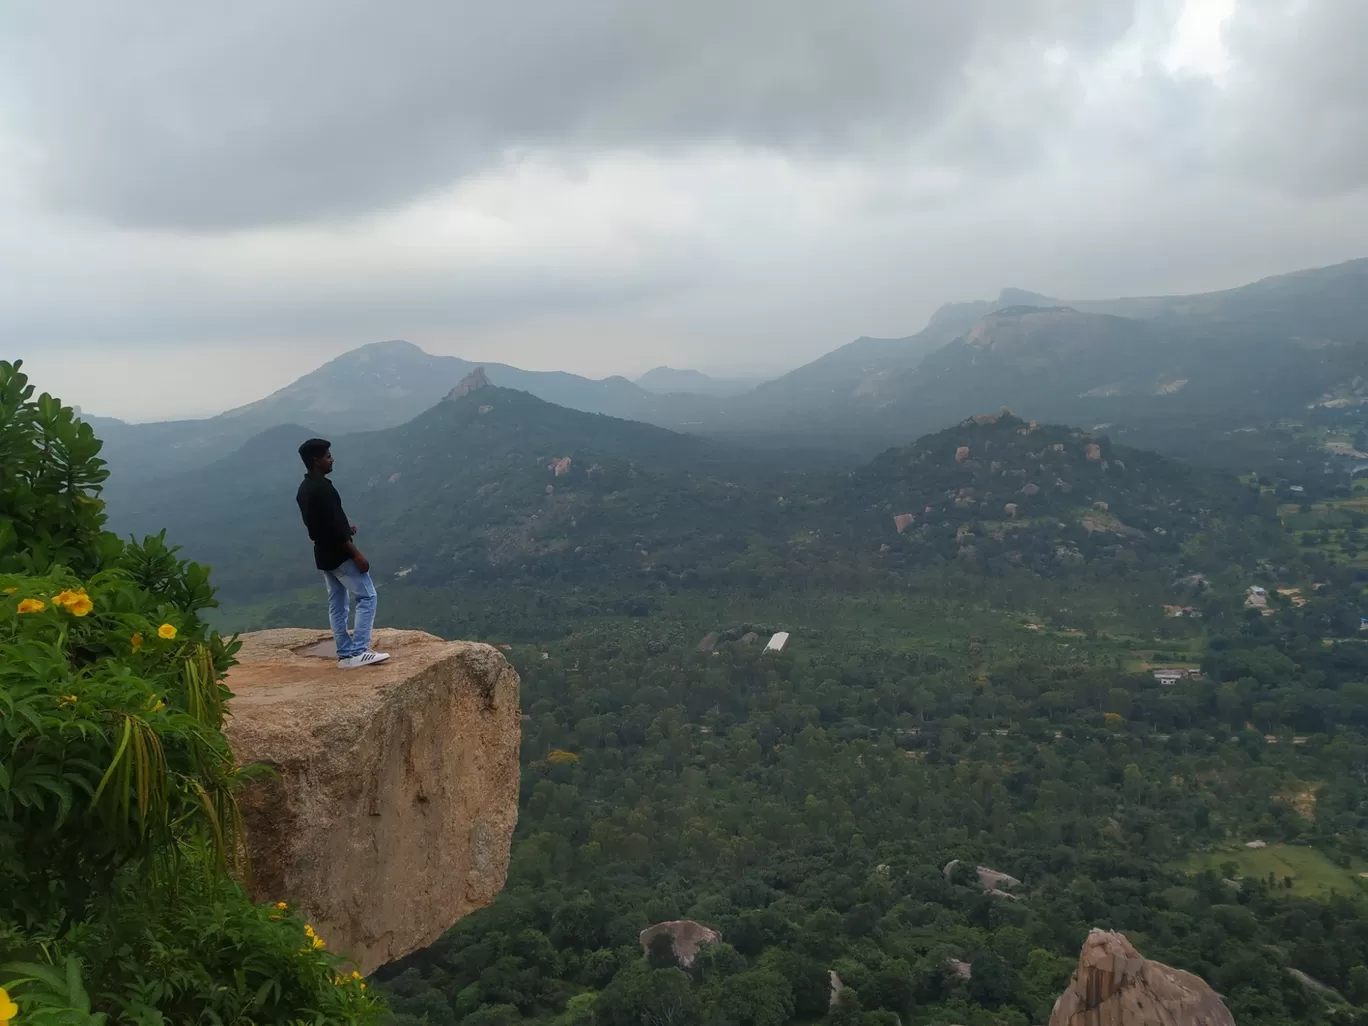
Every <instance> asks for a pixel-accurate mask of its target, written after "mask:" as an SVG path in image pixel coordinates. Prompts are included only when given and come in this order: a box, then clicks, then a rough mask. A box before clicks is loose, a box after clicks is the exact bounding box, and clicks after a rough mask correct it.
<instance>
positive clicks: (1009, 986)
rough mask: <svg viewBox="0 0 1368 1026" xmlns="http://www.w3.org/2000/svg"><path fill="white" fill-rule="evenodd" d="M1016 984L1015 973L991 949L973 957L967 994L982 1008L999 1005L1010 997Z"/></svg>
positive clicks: (997, 1006)
mask: <svg viewBox="0 0 1368 1026" xmlns="http://www.w3.org/2000/svg"><path fill="white" fill-rule="evenodd" d="M1016 985H1017V980H1016V974H1015V973H1014V972H1013V971H1012V969H1011V967H1010V966H1008V965H1007V963H1006V962H1004V961H1003V960H1002V959H1001V958H999V957H998V956H997V955H995V954H993V953H992V952H991V951H988V952H983V953H982V954H980V955H979V956H978V957H977V958H975V959H974V962H973V974H972V975H971V976H970V977H969V995H970V996H971V997H972V998H973V999H974V1000H975V1001H977V1002H978V1003H979V1004H981V1005H982V1006H983V1007H984V1008H999V1007H1001V1006H1002V1005H1003V1004H1005V1003H1006V1002H1007V1001H1008V1000H1009V999H1010V998H1011V996H1012V993H1013V991H1015V990H1016Z"/></svg>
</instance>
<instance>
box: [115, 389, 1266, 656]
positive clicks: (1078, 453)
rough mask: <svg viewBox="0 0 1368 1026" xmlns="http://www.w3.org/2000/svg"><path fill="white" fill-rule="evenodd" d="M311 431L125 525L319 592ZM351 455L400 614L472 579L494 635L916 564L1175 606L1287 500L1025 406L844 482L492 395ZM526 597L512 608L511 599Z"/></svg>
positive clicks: (236, 592)
mask: <svg viewBox="0 0 1368 1026" xmlns="http://www.w3.org/2000/svg"><path fill="white" fill-rule="evenodd" d="M304 434H305V431H304V429H303V428H282V429H276V430H274V431H272V432H268V433H267V434H266V435H264V436H261V437H259V438H257V439H255V440H253V442H251V443H249V444H248V445H247V446H246V447H244V448H243V449H242V450H241V451H239V452H237V453H234V454H232V455H230V456H229V457H227V458H225V459H224V460H223V461H221V462H220V463H218V464H216V465H214V466H213V467H211V468H209V469H208V470H207V471H206V472H205V473H202V474H195V475H185V476H182V477H179V478H172V479H168V480H166V481H161V482H154V483H151V484H147V485H144V486H142V487H140V488H139V489H138V490H137V491H136V493H126V494H119V493H117V492H116V493H114V494H113V495H112V497H111V504H110V505H111V511H112V514H113V517H112V519H113V522H114V523H115V525H116V527H118V528H119V529H120V530H123V531H132V532H138V531H145V530H151V529H154V528H158V527H161V526H165V527H166V528H167V529H168V534H169V538H170V540H171V541H173V542H175V543H176V544H179V545H182V546H184V548H185V551H186V552H187V554H189V555H191V556H193V557H194V558H196V559H199V560H201V561H203V562H207V563H209V564H211V565H213V566H214V567H215V579H216V581H217V582H218V583H219V587H220V589H221V593H222V595H223V597H224V599H225V601H227V602H228V603H230V604H231V605H235V606H239V605H242V604H243V603H254V604H257V605H259V604H260V603H261V602H262V601H263V600H265V601H273V600H279V599H281V598H282V597H285V596H288V595H290V594H291V593H292V592H294V591H295V590H297V589H308V588H312V586H313V584H314V581H315V576H314V575H315V571H314V569H313V566H312V561H311V559H310V555H309V546H308V543H307V540H306V539H305V538H304V536H303V531H302V528H301V527H300V525H299V522H298V514H297V511H296V510H295V508H294V503H293V491H294V488H295V486H296V483H297V481H298V479H299V477H300V474H301V468H300V465H299V462H298V457H297V456H296V455H295V451H294V450H295V447H296V446H297V444H298V440H297V437H296V436H299V437H300V438H302V437H303V435H304ZM334 452H335V455H336V457H337V470H336V473H335V475H334V479H335V480H336V482H337V484H338V487H339V489H340V490H341V492H342V494H343V496H344V499H345V502H346V507H347V511H348V513H349V514H350V515H351V516H352V518H353V519H354V520H356V521H357V522H358V524H359V525H360V527H361V534H360V542H361V544H362V547H363V549H364V550H365V551H366V552H367V555H368V556H370V557H371V559H372V561H373V562H374V563H375V564H376V566H377V571H376V572H377V573H378V574H380V575H381V579H382V580H383V581H385V583H386V588H387V590H389V591H391V592H392V593H393V594H394V596H395V598H396V599H397V600H398V602H399V603H400V604H401V607H404V608H406V602H407V601H408V600H410V599H411V600H412V601H413V602H415V603H416V602H418V601H419V599H418V596H419V595H420V594H421V595H424V596H426V597H427V600H434V597H435V596H436V598H435V600H436V601H439V602H441V603H442V605H443V606H450V605H452V603H450V602H449V600H448V599H447V598H446V597H445V595H446V594H448V593H449V590H450V589H455V590H456V591H458V592H461V593H469V592H471V591H472V589H473V590H477V591H478V592H479V593H480V594H482V595H484V596H485V598H484V599H482V601H481V603H479V607H480V610H481V612H480V613H479V615H480V616H488V617H492V619H480V620H477V621H467V622H465V623H464V625H463V630H465V631H467V632H469V631H475V632H476V633H483V632H488V631H491V630H497V631H499V632H500V633H508V632H511V633H512V634H513V635H514V636H534V635H535V634H536V633H537V632H539V631H545V630H546V629H547V628H548V622H547V620H548V617H549V619H550V621H551V622H552V623H555V622H558V620H559V614H554V613H550V612H549V611H548V606H547V603H551V604H552V605H553V606H554V605H556V604H557V603H559V602H560V601H561V600H562V599H563V598H564V596H565V594H566V593H565V592H564V591H562V590H561V589H562V588H573V589H576V591H575V592H574V594H576V595H579V596H581V597H583V596H586V595H593V596H595V598H594V600H593V601H592V602H588V603H587V604H585V605H583V606H582V607H580V608H582V611H583V614H584V615H589V616H592V615H596V614H598V613H601V612H603V611H605V610H618V611H624V612H625V611H631V610H636V611H638V612H641V611H644V610H650V609H652V608H659V607H660V605H661V604H662V603H664V602H666V601H668V599H669V597H670V596H671V595H674V594H676V593H678V592H680V591H681V590H683V591H688V590H696V589H703V590H704V591H705V592H708V593H712V594H715V595H719V596H723V595H726V594H728V593H731V592H736V591H738V590H739V591H743V592H745V593H749V594H769V593H772V592H774V591H775V590H779V589H783V590H790V591H792V590H800V591H808V592H822V591H826V592H839V593H859V592H863V591H868V590H871V589H874V590H889V589H894V590H896V589H900V588H904V587H906V585H907V581H908V575H909V574H913V573H916V574H921V575H923V576H925V575H926V574H928V573H943V574H949V575H951V576H954V575H962V574H965V573H967V574H970V575H974V576H979V575H982V574H990V575H1001V574H1004V573H1011V574H1023V575H1025V577H1024V580H1027V581H1030V580H1035V579H1050V578H1068V577H1079V576H1080V575H1081V576H1103V577H1107V578H1109V579H1129V580H1131V581H1132V588H1131V593H1132V594H1136V595H1139V594H1143V595H1145V596H1147V601H1149V600H1152V602H1151V604H1152V605H1154V606H1155V608H1158V606H1159V605H1160V604H1161V602H1162V601H1168V599H1167V598H1165V596H1166V595H1167V594H1168V593H1169V592H1170V591H1171V590H1172V582H1173V581H1174V580H1175V579H1177V578H1178V577H1180V576H1183V575H1187V574H1191V573H1193V572H1199V571H1205V572H1213V571H1216V570H1224V569H1226V568H1228V567H1230V566H1232V565H1234V566H1237V567H1238V566H1240V565H1242V564H1243V565H1245V566H1246V567H1247V568H1249V569H1252V563H1251V562H1250V558H1251V554H1252V553H1254V552H1255V551H1258V552H1259V553H1261V556H1262V558H1268V556H1269V555H1270V554H1273V553H1276V552H1278V551H1280V547H1286V545H1287V541H1286V538H1285V537H1284V535H1283V532H1282V531H1281V528H1280V526H1279V524H1278V522H1277V520H1276V517H1275V515H1274V510H1273V507H1272V505H1271V504H1270V502H1269V501H1268V500H1266V499H1264V498H1262V497H1261V496H1260V494H1259V493H1258V491H1257V489H1256V490H1251V489H1249V488H1247V487H1245V486H1243V485H1241V484H1240V483H1239V482H1238V481H1236V480H1235V479H1234V478H1232V477H1225V476H1223V475H1219V474H1210V473H1197V472H1194V471H1193V470H1191V469H1190V468H1189V467H1187V466H1186V465H1185V464H1183V463H1181V462H1178V461H1174V460H1171V459H1167V458H1164V457H1160V456H1156V455H1154V454H1151V453H1144V452H1139V451H1134V450H1129V449H1125V448H1123V447H1120V446H1114V445H1112V444H1111V442H1109V441H1108V439H1106V438H1105V437H1104V436H1093V435H1087V434H1084V433H1081V432H1079V431H1077V430H1074V429H1071V428H1067V427H1060V426H1049V425H1033V424H1029V423H1027V422H1024V421H1022V420H1020V419H1018V418H1016V417H1013V416H1011V415H1010V414H1002V415H997V414H995V415H989V416H981V417H977V418H974V419H971V420H967V421H965V422H963V423H962V424H959V425H956V426H954V427H952V428H949V429H947V430H945V431H942V432H939V433H938V434H935V435H931V436H928V437H927V438H924V439H922V440H920V441H918V442H915V443H913V444H911V445H910V446H908V447H905V448H902V449H895V450H890V451H889V452H887V453H885V454H883V455H882V456H880V457H879V458H877V459H875V460H874V461H872V462H871V463H869V464H866V465H864V466H862V467H859V468H857V469H855V470H853V471H848V472H841V473H837V472H831V471H828V470H826V469H824V468H814V469H809V470H795V469H791V468H784V467H774V466H770V465H767V464H766V463H764V462H763V461H757V460H755V459H753V458H751V457H750V455H749V454H746V453H743V452H740V451H737V450H732V449H728V448H725V447H722V446H720V445H716V444H713V443H710V442H706V441H703V440H700V439H697V438H693V437H690V436H684V435H678V434H674V433H672V432H669V431H666V430H664V429H661V428H655V427H650V426H648V425H644V424H638V423H634V422H630V421H621V420H616V419H613V418H610V417H604V416H600V415H594V414H584V413H579V412H577V411H573V410H567V409H564V408H562V407H558V406H554V405H552V404H549V403H546V402H543V401H541V400H539V399H536V398H534V397H532V396H530V395H528V394H526V393H522V392H515V391H511V390H506V389H499V388H483V389H480V390H478V391H476V392H472V393H471V394H469V395H466V396H462V397H460V398H457V399H452V400H448V401H445V402H442V403H440V404H438V405H437V406H436V407H434V408H433V409H431V410H429V411H427V412H426V413H424V414H422V415H421V416H419V417H418V418H416V419H415V420H413V421H411V422H410V423H408V424H406V425H403V426H401V427H398V428H391V429H389V430H386V431H379V432H371V433H366V434H361V435H353V436H344V437H341V438H338V439H335V440H334ZM518 592H521V593H522V594H523V595H524V598H523V599H519V600H518V601H517V603H516V604H517V605H518V607H519V608H520V609H521V610H522V612H519V613H518V614H516V616H514V618H513V620H509V619H508V618H507V617H506V616H505V615H504V613H501V612H498V610H500V609H502V608H503V607H504V606H505V604H506V602H507V601H511V600H510V599H509V596H511V595H513V594H515V593H518ZM406 596H407V597H408V599H406ZM529 603H532V604H531V605H529ZM454 605H456V606H458V607H460V608H461V609H462V615H463V616H475V615H476V612H475V611H474V610H472V609H471V608H470V606H469V604H466V603H455V604H454ZM509 615H512V614H509ZM249 622H253V623H255V622H260V621H258V620H251V621H249Z"/></svg>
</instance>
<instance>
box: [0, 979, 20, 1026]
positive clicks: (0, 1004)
mask: <svg viewBox="0 0 1368 1026" xmlns="http://www.w3.org/2000/svg"><path fill="white" fill-rule="evenodd" d="M18 1014H19V1006H18V1005H16V1004H15V1003H14V1002H13V1001H11V1000H10V996H9V991H7V990H5V988H4V987H0V1026H9V1022H10V1020H11V1019H13V1018H14V1017H15V1016H16V1015H18Z"/></svg>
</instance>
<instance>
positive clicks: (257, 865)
mask: <svg viewBox="0 0 1368 1026" xmlns="http://www.w3.org/2000/svg"><path fill="white" fill-rule="evenodd" d="M375 647H376V648H377V649H379V650H381V651H387V652H389V653H390V657H391V658H390V661H389V662H388V663H386V664H384V665H382V666H376V667H365V668H362V669H355V670H339V669H338V668H337V662H336V657H335V656H334V655H333V654H332V638H331V635H328V634H324V633H321V632H319V631H313V630H273V631H259V632H257V633H253V634H247V635H244V636H243V645H242V650H241V652H240V653H239V654H238V659H239V665H238V666H236V667H234V668H233V669H232V670H231V671H230V672H229V674H228V686H229V688H231V689H232V691H233V692H234V697H233V698H232V699H231V700H230V702H229V704H228V712H229V719H228V722H227V726H226V728H225V729H226V732H227V735H228V740H229V742H230V743H231V744H232V746H233V751H234V753H235V754H236V755H237V758H238V761H239V763H240V764H244V765H245V764H247V763H255V762H260V763H266V764H267V765H269V766H271V767H272V768H273V769H274V770H275V773H274V774H273V775H270V776H266V777H263V778H260V779H258V780H256V781H253V782H252V783H251V784H249V785H248V786H247V787H246V788H245V789H244V790H243V792H242V793H240V794H239V796H238V803H239V805H240V806H241V808H242V813H243V818H244V821H245V825H246V833H247V848H248V853H249V854H250V856H251V862H252V885H251V890H252V896H253V897H254V898H255V899H256V900H258V901H287V902H289V903H290V904H291V906H292V907H295V908H297V909H298V910H299V911H300V912H301V913H302V914H304V915H305V916H307V917H308V919H309V921H310V922H311V923H312V924H313V925H314V928H315V929H316V930H317V931H318V933H319V935H320V936H321V937H323V938H324V940H325V941H326V942H327V944H328V947H329V948H332V949H334V950H337V951H341V952H345V953H346V954H347V955H348V956H350V957H351V959H352V960H353V961H354V962H355V963H356V965H357V967H358V968H359V969H360V970H361V971H362V972H365V973H369V972H370V971H371V970H373V969H375V968H376V967H378V966H381V965H384V964H385V963H386V962H390V961H393V960H394V959H396V958H401V957H402V956H404V955H406V954H408V953H410V952H412V951H416V950H417V949H419V948H421V947H424V946H426V945H428V944H430V943H432V942H433V941H434V940H436V939H437V938H438V937H439V936H441V934H442V933H443V932H444V931H445V930H446V929H447V928H448V927H450V926H451V925H452V924H453V923H454V922H456V920H458V919H460V918H461V917H462V916H464V915H466V914H468V913H470V912H472V911H474V910H475V909H478V908H483V907H484V906H486V905H488V904H489V903H490V902H492V901H493V900H494V896H495V895H496V894H498V892H499V891H500V890H501V889H502V887H503V885H504V879H505V878H506V876H507V874H508V847H509V842H510V840H511V839H512V836H513V827H514V825H515V824H516V822H517V818H518V746H519V737H520V726H521V715H520V710H519V707H518V683H519V682H518V675H517V673H515V672H514V670H513V668H512V667H511V666H510V665H509V664H508V661H507V660H506V659H504V657H503V656H502V655H501V654H500V653H499V652H498V651H496V650H495V649H493V648H491V647H490V646H488V645H478V644H472V643H469V642H460V641H443V640H441V639H440V638H436V637H433V636H432V635H431V634H424V633H423V632H421V631H399V630H381V631H377V632H376V637H375Z"/></svg>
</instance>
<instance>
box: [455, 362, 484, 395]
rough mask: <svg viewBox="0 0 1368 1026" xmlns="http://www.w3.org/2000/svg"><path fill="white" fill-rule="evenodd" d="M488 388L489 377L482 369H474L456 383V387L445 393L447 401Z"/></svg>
mask: <svg viewBox="0 0 1368 1026" xmlns="http://www.w3.org/2000/svg"><path fill="white" fill-rule="evenodd" d="M488 387H489V377H488V375H486V374H485V369H484V368H483V367H476V368H475V369H474V370H473V371H471V372H470V373H469V374H467V375H466V376H465V377H463V378H462V379H461V380H460V381H459V382H457V384H456V387H455V388H453V389H452V390H451V391H450V392H448V393H447V398H448V399H459V398H461V397H462V396H465V395H469V394H470V393H471V392H476V391H479V390H480V389H482V388H488Z"/></svg>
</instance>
